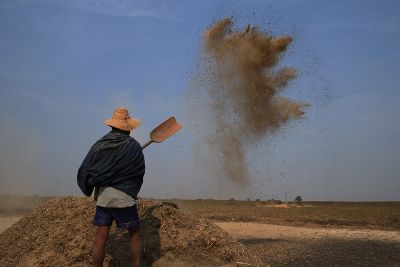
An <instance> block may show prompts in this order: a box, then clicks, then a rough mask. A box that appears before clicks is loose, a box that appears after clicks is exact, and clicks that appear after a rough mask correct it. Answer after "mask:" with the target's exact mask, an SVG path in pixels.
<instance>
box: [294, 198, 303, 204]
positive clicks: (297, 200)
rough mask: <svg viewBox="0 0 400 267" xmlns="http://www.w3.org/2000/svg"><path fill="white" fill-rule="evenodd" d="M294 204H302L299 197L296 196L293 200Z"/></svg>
mask: <svg viewBox="0 0 400 267" xmlns="http://www.w3.org/2000/svg"><path fill="white" fill-rule="evenodd" d="M294 202H296V203H297V204H301V203H303V198H302V197H301V196H297V197H295V198H294Z"/></svg>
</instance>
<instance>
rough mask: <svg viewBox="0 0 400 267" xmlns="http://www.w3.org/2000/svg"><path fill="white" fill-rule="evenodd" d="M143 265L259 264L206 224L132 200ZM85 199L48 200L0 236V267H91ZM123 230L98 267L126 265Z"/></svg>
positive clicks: (90, 211)
mask: <svg viewBox="0 0 400 267" xmlns="http://www.w3.org/2000/svg"><path fill="white" fill-rule="evenodd" d="M137 205H138V209H139V213H140V218H141V234H142V245H143V250H144V253H143V262H144V266H235V265H238V266H241V264H240V263H239V264H238V263H237V262H244V263H249V264H251V266H260V265H261V261H260V259H259V258H258V257H257V256H255V255H254V254H253V253H252V252H251V251H249V250H248V249H246V248H245V247H244V246H243V245H242V244H240V243H238V242H237V241H235V240H233V239H232V238H231V237H230V236H229V235H228V234H227V233H225V232H224V231H223V230H222V229H221V228H219V227H218V226H216V225H215V224H213V223H211V222H210V221H208V220H206V219H201V218H198V217H196V216H193V215H189V214H185V213H183V212H182V211H180V210H179V208H178V207H177V206H176V205H175V204H174V203H169V202H160V201H155V200H149V199H140V200H138V203H137ZM94 210H95V203H94V202H93V201H92V200H91V199H90V198H83V197H63V198H58V199H53V200H50V201H48V202H47V203H45V204H44V205H42V206H41V207H39V208H37V209H36V210H34V211H33V212H32V213H31V214H30V215H28V216H26V217H24V218H23V219H21V220H20V221H19V222H17V223H16V224H14V225H13V226H12V227H10V228H9V229H8V230H6V231H5V232H3V233H2V234H0V266H57V267H58V266H91V263H92V262H91V253H92V246H93V242H94V237H95V231H96V228H95V227H94V226H93V225H92V218H93V215H94ZM129 264H130V255H129V240H128V234H127V231H126V230H125V231H124V230H119V229H117V228H115V227H114V226H113V227H112V229H111V231H110V237H109V239H108V242H107V248H106V258H105V264H104V266H129Z"/></svg>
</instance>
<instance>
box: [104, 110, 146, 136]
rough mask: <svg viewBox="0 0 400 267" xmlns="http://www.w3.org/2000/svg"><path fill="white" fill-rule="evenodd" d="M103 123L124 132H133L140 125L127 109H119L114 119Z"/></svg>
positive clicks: (115, 111)
mask: <svg viewBox="0 0 400 267" xmlns="http://www.w3.org/2000/svg"><path fill="white" fill-rule="evenodd" d="M103 123H104V124H106V125H108V126H112V127H115V128H118V129H120V130H123V131H132V130H133V129H135V128H136V127H138V126H139V125H140V120H138V119H134V118H131V116H129V112H128V110H127V109H126V108H117V109H115V110H114V112H113V115H112V118H111V119H108V120H104V121H103Z"/></svg>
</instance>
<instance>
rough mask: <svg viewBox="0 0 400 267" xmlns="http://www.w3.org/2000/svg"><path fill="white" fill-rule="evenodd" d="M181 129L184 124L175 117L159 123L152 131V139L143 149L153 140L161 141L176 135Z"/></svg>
mask: <svg viewBox="0 0 400 267" xmlns="http://www.w3.org/2000/svg"><path fill="white" fill-rule="evenodd" d="M180 129H182V125H180V124H179V123H178V122H177V121H176V119H175V117H171V118H169V119H167V120H166V121H164V122H163V123H161V124H160V125H158V126H157V127H156V128H154V130H153V131H151V133H150V140H149V141H147V142H146V143H145V144H143V145H142V149H145V148H146V147H147V146H148V145H150V144H151V143H153V142H155V143H161V142H162V141H164V140H165V139H167V138H168V137H170V136H172V135H174V134H175V133H176V132H178V131H179V130H180Z"/></svg>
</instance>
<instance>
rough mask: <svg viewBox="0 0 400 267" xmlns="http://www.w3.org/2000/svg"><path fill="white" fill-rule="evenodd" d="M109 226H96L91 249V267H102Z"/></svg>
mask: <svg viewBox="0 0 400 267" xmlns="http://www.w3.org/2000/svg"><path fill="white" fill-rule="evenodd" d="M109 232H110V226H98V227H97V233H96V240H95V243H94V249H93V267H102V266H103V261H104V255H105V249H106V242H107V238H108V233H109Z"/></svg>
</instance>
